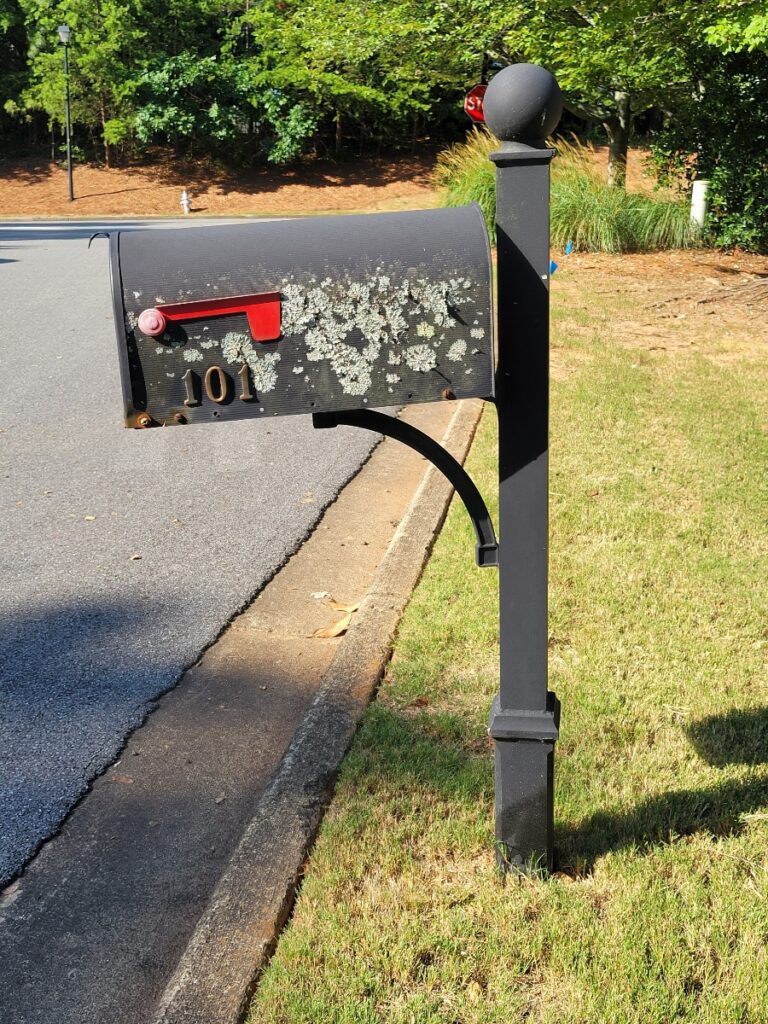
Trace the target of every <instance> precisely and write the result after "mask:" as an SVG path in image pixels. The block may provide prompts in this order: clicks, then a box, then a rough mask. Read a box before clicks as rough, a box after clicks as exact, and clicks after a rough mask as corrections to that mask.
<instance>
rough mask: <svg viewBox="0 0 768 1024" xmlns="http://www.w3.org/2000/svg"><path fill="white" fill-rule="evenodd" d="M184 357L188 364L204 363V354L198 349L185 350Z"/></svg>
mask: <svg viewBox="0 0 768 1024" xmlns="http://www.w3.org/2000/svg"><path fill="white" fill-rule="evenodd" d="M182 355H183V356H184V361H185V362H186V363H202V361H203V353H202V352H199V351H198V350H197V349H196V348H185V349H184V351H183V353H182Z"/></svg>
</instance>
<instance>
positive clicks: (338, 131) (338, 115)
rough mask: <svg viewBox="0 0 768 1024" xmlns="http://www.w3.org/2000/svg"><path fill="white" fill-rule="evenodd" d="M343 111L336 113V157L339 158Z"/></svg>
mask: <svg viewBox="0 0 768 1024" xmlns="http://www.w3.org/2000/svg"><path fill="white" fill-rule="evenodd" d="M341 139H342V135H341V111H340V110H337V111H336V155H337V156H338V154H339V152H340V150H341Z"/></svg>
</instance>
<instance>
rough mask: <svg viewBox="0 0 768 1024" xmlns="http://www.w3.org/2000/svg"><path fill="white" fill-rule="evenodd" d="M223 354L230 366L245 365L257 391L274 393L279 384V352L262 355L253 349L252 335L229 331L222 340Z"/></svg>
mask: <svg viewBox="0 0 768 1024" xmlns="http://www.w3.org/2000/svg"><path fill="white" fill-rule="evenodd" d="M221 354H222V355H223V356H224V358H225V359H226V360H227V362H228V363H230V364H236V363H241V364H242V363H245V364H246V365H247V366H248V369H249V370H250V371H251V377H252V378H253V385H254V387H255V388H256V390H257V391H273V390H274V388H275V385H276V384H277V364H278V363H279V362H280V353H279V352H266V353H264V354H263V355H260V354H259V353H258V352H257V351H256V349H255V348H254V347H253V342H252V341H251V338H250V335H248V334H245V333H243V332H242V331H229V332H228V333H227V334H225V335H224V337H223V338H222V339H221Z"/></svg>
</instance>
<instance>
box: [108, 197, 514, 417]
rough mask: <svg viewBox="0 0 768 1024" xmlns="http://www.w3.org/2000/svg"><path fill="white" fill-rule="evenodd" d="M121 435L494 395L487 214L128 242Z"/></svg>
mask: <svg viewBox="0 0 768 1024" xmlns="http://www.w3.org/2000/svg"><path fill="white" fill-rule="evenodd" d="M111 264H112V286H113V296H114V309H115V324H116V329H117V339H118V346H119V350H120V363H121V374H122V380H123V392H124V399H125V422H126V425H127V426H152V425H173V424H179V423H194V422H212V421H219V422H220V421H223V420H227V419H241V418H243V417H250V416H265V415H287V414H294V413H316V412H332V411H340V410H349V409H358V408H374V407H377V406H378V407H381V406H395V405H403V404H407V403H414V402H430V401H436V400H439V399H441V398H446V397H456V398H470V397H491V396H492V394H493V376H494V353H493V323H492V302H491V265H490V249H489V245H488V236H487V233H486V230H485V225H484V222H483V218H482V215H481V213H480V209H479V207H477V206H467V207H461V208H459V209H454V210H424V211H416V212H409V213H396V214H370V215H364V216H341V217H319V218H306V219H301V220H276V221H261V222H253V223H245V224H236V225H222V226H214V227H208V226H205V227H183V228H181V227H180V228H157V229H154V228H152V229H146V230H136V231H120V232H117V233H115V234H113V235H112V238H111Z"/></svg>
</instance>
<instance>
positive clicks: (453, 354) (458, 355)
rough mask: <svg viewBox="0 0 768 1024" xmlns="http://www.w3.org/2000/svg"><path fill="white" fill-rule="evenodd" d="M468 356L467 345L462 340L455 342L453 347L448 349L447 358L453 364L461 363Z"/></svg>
mask: <svg viewBox="0 0 768 1024" xmlns="http://www.w3.org/2000/svg"><path fill="white" fill-rule="evenodd" d="M466 354H467V343H466V341H463V340H462V339H459V340H458V341H454V343H453V344H452V345H451V347H450V348H449V349H448V352H447V356H448V358H449V359H450V360H451V362H452V363H460V362H461V360H462V359H463V358H464V356H465V355H466Z"/></svg>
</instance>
